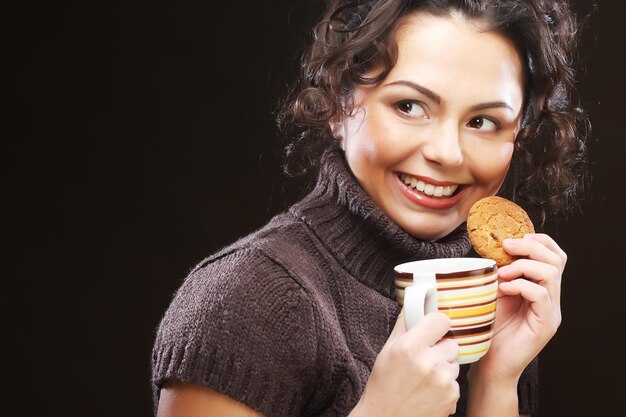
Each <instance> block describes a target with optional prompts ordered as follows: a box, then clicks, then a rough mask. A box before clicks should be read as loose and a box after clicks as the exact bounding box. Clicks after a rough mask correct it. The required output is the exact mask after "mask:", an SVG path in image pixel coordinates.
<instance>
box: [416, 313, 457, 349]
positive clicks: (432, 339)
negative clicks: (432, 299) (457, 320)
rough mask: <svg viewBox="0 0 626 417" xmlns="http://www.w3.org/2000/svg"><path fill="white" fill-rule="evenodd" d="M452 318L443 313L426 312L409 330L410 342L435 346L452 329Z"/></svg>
mask: <svg viewBox="0 0 626 417" xmlns="http://www.w3.org/2000/svg"><path fill="white" fill-rule="evenodd" d="M450 327H451V322H450V318H449V317H448V316H446V315H445V314H443V313H439V312H433V313H429V314H426V315H425V316H424V318H423V319H422V320H420V321H419V322H418V323H417V324H416V325H415V326H414V327H413V328H412V329H410V330H409V331H407V333H406V334H407V336H408V337H409V338H410V339H411V340H410V341H409V342H410V343H415V344H416V345H419V346H428V347H431V346H434V345H435V344H436V343H437V342H438V341H439V340H440V339H441V338H442V337H443V336H445V334H446V333H448V330H450Z"/></svg>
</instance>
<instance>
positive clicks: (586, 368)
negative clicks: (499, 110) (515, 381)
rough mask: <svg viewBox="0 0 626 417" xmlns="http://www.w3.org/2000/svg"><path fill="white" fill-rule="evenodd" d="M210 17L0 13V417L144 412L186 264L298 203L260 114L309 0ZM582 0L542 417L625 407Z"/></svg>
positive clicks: (50, 6)
mask: <svg viewBox="0 0 626 417" xmlns="http://www.w3.org/2000/svg"><path fill="white" fill-rule="evenodd" d="M211 3H213V2H208V1H206V2H195V3H182V2H174V1H169V2H159V3H158V4H156V3H155V4H150V5H148V4H145V5H142V4H140V3H132V2H127V3H126V4H124V5H115V6H114V5H105V4H102V5H99V6H98V5H94V4H89V5H87V3H85V4H80V3H78V4H77V3H69V2H64V1H55V2H46V3H32V2H24V1H13V2H3V3H1V4H2V8H1V9H0V31H1V37H0V42H1V51H0V52H1V55H0V62H1V65H0V75H1V77H2V78H1V80H2V82H1V84H0V85H1V88H2V91H0V93H1V94H0V96H1V97H2V103H3V110H2V112H1V114H2V120H3V122H2V127H3V129H2V152H1V157H2V160H1V162H2V163H1V170H2V171H1V172H2V195H3V196H4V198H3V200H4V203H2V204H1V206H2V216H3V220H4V221H3V229H4V231H3V233H1V234H0V235H1V236H2V240H3V244H4V245H3V246H4V247H5V250H4V251H3V254H4V257H5V259H6V260H5V262H4V265H6V266H8V268H6V267H5V268H4V271H5V272H4V273H3V274H2V279H0V305H1V309H2V310H0V320H1V321H0V325H1V326H2V333H1V334H2V342H1V345H2V355H1V357H2V363H3V366H2V379H3V380H4V386H5V387H6V386H8V387H9V390H8V391H7V390H6V388H5V389H4V390H3V392H2V397H3V399H2V404H1V405H0V407H1V410H2V411H0V414H2V415H3V416H35V415H47V416H150V415H151V413H152V404H151V393H150V350H151V346H152V341H153V337H154V331H155V328H156V326H157V324H158V322H159V320H160V317H161V315H162V314H163V312H164V310H165V308H166V307H167V305H168V303H169V301H170V299H171V297H172V295H173V292H174V291H175V290H176V288H178V286H179V285H180V283H181V280H182V279H183V278H184V276H185V274H186V273H187V271H188V270H189V268H191V267H192V266H193V265H194V264H195V263H197V262H199V261H200V260H201V259H202V258H203V257H204V256H206V255H208V254H210V253H211V252H213V251H215V250H217V249H218V248H220V247H221V246H223V245H225V244H227V243H229V242H231V241H233V240H235V239H236V238H238V237H240V236H242V235H244V234H247V233H248V232H250V231H252V230H254V229H255V228H257V227H259V226H261V225H262V224H264V223H265V222H266V221H267V220H268V219H269V218H270V217H271V216H272V215H273V214H274V213H276V212H278V211H280V210H282V209H284V208H285V207H286V206H287V205H288V204H289V203H290V202H293V201H294V200H295V199H296V198H297V197H298V195H299V187H298V184H296V183H292V182H291V181H285V180H284V178H283V177H282V174H281V170H280V159H279V154H280V152H281V144H280V140H279V135H278V133H277V131H276V129H275V124H274V117H273V115H272V112H273V110H274V109H275V107H276V105H277V103H278V100H279V98H280V97H281V96H282V93H283V92H284V91H285V89H286V87H287V86H288V85H289V83H290V82H291V80H292V79H293V77H294V75H295V71H296V67H297V64H298V61H299V55H300V52H301V48H302V47H303V45H304V44H305V42H306V40H307V39H308V29H309V28H310V27H311V25H312V23H313V22H314V21H315V19H316V18H317V16H318V14H319V12H320V10H321V8H320V2H319V1H303V0H299V1H294V0H291V1H288V0H283V1H239V2H223V3H226V4H222V3H219V4H217V5H213V4H211ZM597 3H598V10H597V11H596V12H595V13H594V14H593V15H592V17H591V18H590V20H589V24H588V28H587V29H585V31H584V36H583V43H582V50H581V58H582V63H583V65H584V70H583V71H581V72H580V74H579V79H580V87H581V91H580V94H581V103H582V105H583V107H584V108H586V109H587V110H588V111H589V113H590V116H591V120H592V122H593V125H594V130H593V135H592V138H591V140H590V141H589V149H590V155H591V161H592V163H591V166H590V167H591V172H592V174H593V178H594V180H593V187H592V195H591V197H590V198H589V199H588V200H587V201H586V202H585V204H584V206H583V207H584V213H583V214H581V215H576V216H574V217H572V218H571V219H569V221H568V222H565V221H563V219H558V222H556V221H553V222H551V223H549V224H548V226H547V229H546V230H547V231H548V232H549V233H551V234H552V235H553V236H554V237H555V238H556V239H557V240H558V242H559V243H560V244H561V245H562V247H563V248H564V249H565V250H566V251H567V252H568V254H569V256H570V260H569V263H568V268H567V270H566V275H565V281H564V287H563V310H564V323H563V325H562V327H561V329H560V331H559V333H558V334H557V336H556V337H555V338H554V339H553V341H552V342H551V343H550V344H549V345H548V347H547V348H546V349H545V351H544V353H543V355H542V361H541V363H542V367H541V372H542V373H541V378H542V384H541V413H540V415H541V416H544V417H547V416H568V417H572V416H609V415H624V413H625V412H626V389H625V386H626V384H625V383H624V381H623V377H624V375H625V374H626V367H625V365H624V347H623V342H622V341H621V338H620V332H621V331H623V329H624V325H623V319H618V313H619V311H618V307H620V305H623V304H624V302H623V299H624V298H623V294H624V292H625V291H626V285H625V282H626V277H625V276H624V272H623V271H624V268H623V265H621V264H620V263H621V262H623V256H624V253H623V249H624V245H623V243H622V235H623V233H624V231H626V227H625V226H626V221H625V220H624V216H623V215H622V212H623V211H624V209H625V208H626V202H625V198H624V195H625V194H624V180H626V175H625V174H626V163H624V154H625V150H626V140H625V139H626V138H625V137H624V127H623V126H624V112H625V110H626V107H625V106H624V104H623V103H624V97H625V96H626V94H625V93H626V89H625V85H624V74H625V73H626V63H625V62H624V49H623V48H624V47H623V45H624V42H625V41H626V35H625V32H624V21H623V17H624V12H625V11H626V7H625V6H624V3H622V2H618V1H608V0H601V1H598V2H597ZM577 5H578V9H579V11H580V14H581V15H585V14H587V13H589V12H590V11H591V10H592V9H593V8H592V6H591V3H590V1H580V2H578V3H577Z"/></svg>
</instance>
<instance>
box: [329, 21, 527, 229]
mask: <svg viewBox="0 0 626 417" xmlns="http://www.w3.org/2000/svg"><path fill="white" fill-rule="evenodd" d="M479 30H480V28H479V26H477V25H476V24H475V23H472V22H470V21H468V20H466V19H465V18H463V17H460V16H458V15H455V16H453V17H446V18H440V17H434V16H432V15H429V14H424V13H416V14H412V15H410V16H407V17H405V18H404V20H403V21H402V23H401V26H400V27H399V30H398V34H397V39H396V41H397V44H398V61H397V63H396V65H395V66H394V67H393V69H392V70H391V72H390V73H389V75H388V76H387V78H385V79H384V80H383V81H382V82H381V83H380V84H379V85H377V86H374V87H366V86H365V87H364V86H360V87H358V88H357V89H356V91H355V93H354V103H355V109H354V112H353V113H352V115H351V116H350V117H349V118H346V119H344V120H343V121H342V122H341V123H340V124H339V125H338V126H337V127H336V129H335V136H336V137H337V138H338V139H340V140H342V141H343V144H342V146H343V148H344V149H345V153H346V159H347V161H348V165H349V166H350V168H351V170H352V172H353V173H354V175H355V176H356V178H357V180H358V182H359V183H360V185H361V186H362V187H363V188H364V189H365V190H366V191H367V193H368V194H369V195H370V196H371V198H372V199H373V200H374V201H375V202H376V203H377V204H378V205H379V206H380V207H381V208H382V209H383V211H384V212H385V213H386V214H387V215H388V216H389V217H390V218H391V219H392V220H393V221H395V222H396V223H398V224H399V225H400V226H401V227H402V228H403V229H404V230H406V231H407V232H409V233H411V234H412V235H413V236H416V237H418V238H421V239H427V240H435V239H438V238H441V237H443V236H445V235H447V234H448V233H450V232H451V231H452V230H454V229H455V228H456V227H457V226H459V225H460V224H461V223H462V222H463V221H464V220H465V218H466V217H467V214H468V212H469V209H470V207H471V206H472V204H473V203H474V202H476V201H477V200H479V199H480V198H482V197H486V196H489V195H493V194H495V193H496V192H497V191H498V189H499V187H500V185H501V184H502V182H503V180H504V177H505V175H506V172H507V169H508V167H509V164H510V162H511V156H512V153H513V145H514V142H515V136H516V134H517V132H518V130H519V125H520V119H521V113H522V105H523V75H522V74H523V73H522V61H521V58H520V56H519V54H518V52H517V50H516V49H515V47H514V45H513V44H512V43H511V42H510V41H508V40H507V39H506V38H504V37H503V36H501V35H499V34H497V33H493V32H480V31H479Z"/></svg>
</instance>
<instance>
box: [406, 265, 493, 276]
mask: <svg viewBox="0 0 626 417" xmlns="http://www.w3.org/2000/svg"><path fill="white" fill-rule="evenodd" d="M495 270H496V266H495V265H492V266H488V267H485V268H480V269H476V270H474V271H461V272H447V273H438V274H435V277H436V278H437V279H459V278H461V279H462V278H473V279H475V278H476V277H480V276H481V275H484V276H487V275H489V274H491V273H493V272H494V271H495ZM395 276H396V279H413V273H412V272H396V275H395Z"/></svg>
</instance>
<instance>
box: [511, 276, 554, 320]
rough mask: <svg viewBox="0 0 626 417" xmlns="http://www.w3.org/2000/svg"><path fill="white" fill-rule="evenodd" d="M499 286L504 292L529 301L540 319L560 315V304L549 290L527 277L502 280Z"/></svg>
mask: <svg viewBox="0 0 626 417" xmlns="http://www.w3.org/2000/svg"><path fill="white" fill-rule="evenodd" d="M499 287H500V290H501V291H502V292H503V293H504V294H507V295H519V296H521V297H522V298H524V299H525V300H526V301H528V302H529V303H530V307H531V310H532V311H533V312H534V313H535V315H536V316H537V317H538V320H539V321H542V322H545V320H550V319H551V318H554V317H560V314H561V311H560V306H559V305H558V304H556V303H554V302H553V300H552V299H551V298H550V294H549V293H548V290H547V289H546V288H544V287H542V286H541V285H538V284H535V283H534V282H531V281H528V280H525V279H516V280H513V281H508V282H502V283H500V285H499ZM559 320H560V319H559Z"/></svg>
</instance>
